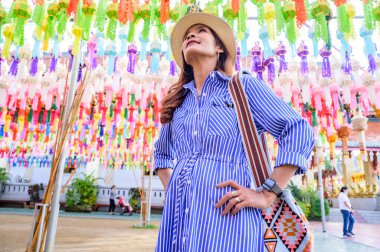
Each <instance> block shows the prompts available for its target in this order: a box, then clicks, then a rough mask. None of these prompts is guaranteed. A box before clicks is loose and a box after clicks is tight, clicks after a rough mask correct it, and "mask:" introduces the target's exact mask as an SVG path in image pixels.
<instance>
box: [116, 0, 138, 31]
mask: <svg viewBox="0 0 380 252" xmlns="http://www.w3.org/2000/svg"><path fill="white" fill-rule="evenodd" d="M118 18H119V22H120V23H121V24H123V25H125V24H126V23H127V22H128V21H129V22H132V21H133V20H134V15H133V1H132V0H121V1H120V4H119V12H118Z"/></svg>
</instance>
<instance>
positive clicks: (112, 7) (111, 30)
mask: <svg viewBox="0 0 380 252" xmlns="http://www.w3.org/2000/svg"><path fill="white" fill-rule="evenodd" d="M118 11H119V5H118V3H117V2H112V3H110V4H109V5H108V7H107V11H106V15H107V17H108V27H107V38H108V39H110V40H112V41H114V40H115V38H116V28H117V13H118Z"/></svg>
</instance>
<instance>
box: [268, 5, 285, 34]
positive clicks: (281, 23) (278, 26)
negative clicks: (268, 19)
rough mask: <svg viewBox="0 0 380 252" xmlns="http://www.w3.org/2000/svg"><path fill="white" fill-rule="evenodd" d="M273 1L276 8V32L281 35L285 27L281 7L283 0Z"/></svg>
mask: <svg viewBox="0 0 380 252" xmlns="http://www.w3.org/2000/svg"><path fill="white" fill-rule="evenodd" d="M271 2H272V3H273V4H274V10H275V13H276V14H275V15H276V33H277V35H280V34H281V32H282V31H283V30H284V29H285V19H284V14H283V13H282V9H281V0H271Z"/></svg>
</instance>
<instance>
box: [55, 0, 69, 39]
mask: <svg viewBox="0 0 380 252" xmlns="http://www.w3.org/2000/svg"><path fill="white" fill-rule="evenodd" d="M68 6H69V0H59V1H58V13H59V14H58V26H57V32H58V34H59V35H63V33H64V32H65V31H66V24H67V18H68V16H67V7H68Z"/></svg>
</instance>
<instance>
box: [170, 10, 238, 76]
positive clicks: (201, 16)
mask: <svg viewBox="0 0 380 252" xmlns="http://www.w3.org/2000/svg"><path fill="white" fill-rule="evenodd" d="M195 24H203V25H206V26H208V27H210V28H211V29H212V30H213V31H214V32H215V33H216V34H217V35H218V36H219V38H220V39H221V41H222V42H223V44H224V45H225V47H226V50H227V52H228V57H229V58H230V59H231V62H232V64H234V63H235V58H236V42H235V37H234V33H233V31H232V29H231V27H230V26H229V25H228V24H227V22H226V21H224V20H223V19H221V18H220V17H217V16H215V15H212V14H208V13H201V12H195V13H189V14H187V15H185V16H184V17H183V18H181V19H180V20H179V21H178V23H177V24H176V25H175V26H174V28H173V30H172V33H171V36H170V47H171V49H172V53H173V57H174V60H175V62H176V63H177V65H178V66H179V67H180V68H181V69H183V66H184V62H183V57H182V43H183V38H184V36H185V34H186V32H187V30H188V29H189V28H190V27H192V26H193V25H195Z"/></svg>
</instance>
